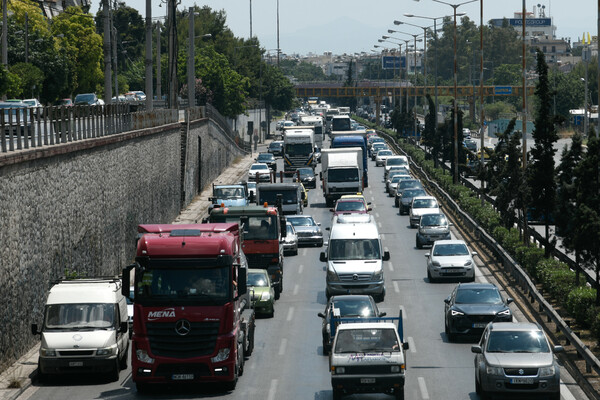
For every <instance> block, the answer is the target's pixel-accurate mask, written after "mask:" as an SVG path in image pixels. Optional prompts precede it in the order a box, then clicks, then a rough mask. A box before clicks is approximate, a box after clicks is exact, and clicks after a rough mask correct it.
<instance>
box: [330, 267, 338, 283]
mask: <svg viewBox="0 0 600 400" xmlns="http://www.w3.org/2000/svg"><path fill="white" fill-rule="evenodd" d="M327 280H328V281H329V282H337V281H339V280H340V278H338V276H337V274H336V273H335V271H334V270H332V269H328V270H327Z"/></svg>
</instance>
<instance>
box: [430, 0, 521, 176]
mask: <svg viewBox="0 0 600 400" xmlns="http://www.w3.org/2000/svg"><path fill="white" fill-rule="evenodd" d="M433 1H435V2H436V3H441V4H446V5H449V6H450V7H452V8H453V10H454V35H453V36H454V104H453V106H454V118H453V120H454V170H453V174H452V182H453V183H455V184H456V183H458V101H457V97H458V90H457V85H458V83H457V68H456V67H457V65H456V9H457V8H458V7H460V6H462V5H463V4H468V3H473V2H474V1H477V0H469V1H464V2H462V3H458V4H450V3H446V2H445V1H441V0H433ZM523 1H525V0H523ZM482 151H483V149H482Z"/></svg>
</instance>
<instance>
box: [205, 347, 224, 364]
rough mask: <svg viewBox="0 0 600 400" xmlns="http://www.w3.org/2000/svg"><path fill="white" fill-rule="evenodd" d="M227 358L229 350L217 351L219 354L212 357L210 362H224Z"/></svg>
mask: <svg viewBox="0 0 600 400" xmlns="http://www.w3.org/2000/svg"><path fill="white" fill-rule="evenodd" d="M228 358H229V348H224V349H219V352H218V353H217V355H216V356H214V357H212V358H211V359H210V361H212V362H214V363H217V362H221V361H225V360H227V359H228Z"/></svg>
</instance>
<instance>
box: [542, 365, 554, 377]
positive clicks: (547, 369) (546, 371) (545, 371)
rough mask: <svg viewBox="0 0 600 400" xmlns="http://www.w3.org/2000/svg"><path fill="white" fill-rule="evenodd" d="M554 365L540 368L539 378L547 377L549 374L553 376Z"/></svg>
mask: <svg viewBox="0 0 600 400" xmlns="http://www.w3.org/2000/svg"><path fill="white" fill-rule="evenodd" d="M554 373H555V371H554V365H551V366H549V367H544V368H540V378H547V377H549V376H554Z"/></svg>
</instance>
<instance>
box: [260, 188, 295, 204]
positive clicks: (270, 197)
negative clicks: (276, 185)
mask: <svg viewBox="0 0 600 400" xmlns="http://www.w3.org/2000/svg"><path fill="white" fill-rule="evenodd" d="M278 194H280V195H281V201H282V203H283V204H296V203H298V188H296V187H294V188H290V189H287V190H286V189H283V190H282V189H277V190H264V189H260V190H259V194H258V204H263V203H265V202H267V203H268V204H269V205H272V206H274V205H276V204H277V195H278Z"/></svg>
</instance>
